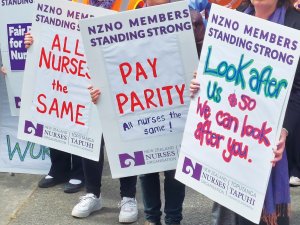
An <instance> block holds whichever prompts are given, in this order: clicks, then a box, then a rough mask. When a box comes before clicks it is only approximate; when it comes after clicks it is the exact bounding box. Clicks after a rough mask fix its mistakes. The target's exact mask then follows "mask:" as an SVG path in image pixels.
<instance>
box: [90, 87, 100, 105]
mask: <svg viewBox="0 0 300 225" xmlns="http://www.w3.org/2000/svg"><path fill="white" fill-rule="evenodd" d="M88 89H89V91H90V95H91V99H92V102H93V103H94V104H96V103H97V101H98V99H99V97H100V94H101V92H100V90H99V89H97V88H96V89H95V88H94V87H93V86H89V87H88Z"/></svg>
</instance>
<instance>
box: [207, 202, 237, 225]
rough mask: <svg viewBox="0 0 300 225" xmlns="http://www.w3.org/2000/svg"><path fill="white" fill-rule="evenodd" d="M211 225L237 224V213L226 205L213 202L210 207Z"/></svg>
mask: <svg viewBox="0 0 300 225" xmlns="http://www.w3.org/2000/svg"><path fill="white" fill-rule="evenodd" d="M211 224H212V225H234V224H237V214H236V213H234V212H233V211H231V210H230V209H227V208H226V207H224V206H222V205H220V204H218V203H216V202H214V203H213V208H212V223H211Z"/></svg>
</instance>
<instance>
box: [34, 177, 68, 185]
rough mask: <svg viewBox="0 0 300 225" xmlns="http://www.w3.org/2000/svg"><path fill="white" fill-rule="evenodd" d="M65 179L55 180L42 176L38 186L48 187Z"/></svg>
mask: <svg viewBox="0 0 300 225" xmlns="http://www.w3.org/2000/svg"><path fill="white" fill-rule="evenodd" d="M64 182H65V180H56V179H55V178H48V179H46V177H43V178H42V179H41V180H40V181H39V184H38V186H39V188H49V187H53V186H55V185H57V184H61V183H64Z"/></svg>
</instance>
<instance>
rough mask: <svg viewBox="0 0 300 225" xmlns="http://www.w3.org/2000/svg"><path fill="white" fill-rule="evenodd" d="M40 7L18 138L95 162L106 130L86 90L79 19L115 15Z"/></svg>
mask: <svg viewBox="0 0 300 225" xmlns="http://www.w3.org/2000/svg"><path fill="white" fill-rule="evenodd" d="M36 3H37V4H36V9H35V12H34V22H33V24H32V35H33V37H34V44H33V45H32V46H31V47H30V49H29V50H28V58H27V62H26V71H25V77H26V79H25V80H24V84H23V92H22V108H21V113H20V121H19V129H18V136H19V137H20V138H21V139H24V140H28V141H32V142H35V143H39V144H43V145H45V146H49V147H52V148H56V149H58V150H61V151H65V152H69V153H72V154H75V155H79V156H82V157H84V158H88V159H92V160H96V161H97V160H98V159H99V150H100V142H101V135H102V129H101V125H100V121H99V117H98V116H97V109H96V106H95V105H93V104H92V103H91V100H90V94H89V91H88V89H87V88H88V86H89V85H90V83H91V82H90V78H91V76H92V75H91V74H90V73H89V71H88V69H87V63H86V59H85V55H84V51H83V47H82V41H81V37H80V33H79V27H78V20H79V19H82V18H88V17H93V16H94V15H107V14H112V13H114V12H112V11H110V10H106V9H103V8H96V7H92V6H87V5H82V4H77V3H72V2H67V1H59V0H53V1H47V0H39V1H36Z"/></svg>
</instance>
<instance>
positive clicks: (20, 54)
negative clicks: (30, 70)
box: [7, 23, 31, 71]
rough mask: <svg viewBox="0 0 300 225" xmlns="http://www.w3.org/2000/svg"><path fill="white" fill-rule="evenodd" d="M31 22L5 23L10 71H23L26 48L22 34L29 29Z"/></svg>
mask: <svg viewBox="0 0 300 225" xmlns="http://www.w3.org/2000/svg"><path fill="white" fill-rule="evenodd" d="M30 28H31V23H18V24H7V39H8V50H9V59H10V69H11V70H12V71H23V70H24V68H25V60H26V53H27V50H26V48H25V45H24V35H25V33H26V32H28V31H30Z"/></svg>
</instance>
